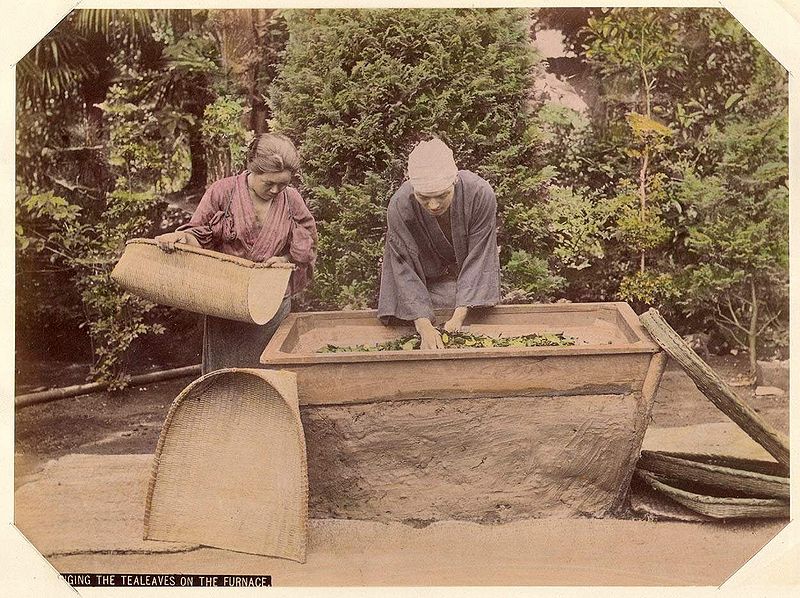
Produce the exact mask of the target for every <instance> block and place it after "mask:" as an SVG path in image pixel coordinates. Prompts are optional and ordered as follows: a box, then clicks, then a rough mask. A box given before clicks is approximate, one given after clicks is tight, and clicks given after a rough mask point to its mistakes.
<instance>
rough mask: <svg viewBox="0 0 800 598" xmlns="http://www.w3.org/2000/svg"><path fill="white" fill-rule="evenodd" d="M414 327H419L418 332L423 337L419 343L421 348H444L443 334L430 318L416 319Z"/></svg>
mask: <svg viewBox="0 0 800 598" xmlns="http://www.w3.org/2000/svg"><path fill="white" fill-rule="evenodd" d="M414 328H416V329H417V333H418V334H419V335H420V337H422V340H421V342H420V345H419V348H420V349H444V342H442V335H441V334H439V331H438V330H436V328H434V327H433V324H431V321H430V320H429V319H428V318H418V319H416V320H414Z"/></svg>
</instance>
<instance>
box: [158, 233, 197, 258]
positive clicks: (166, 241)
mask: <svg viewBox="0 0 800 598" xmlns="http://www.w3.org/2000/svg"><path fill="white" fill-rule="evenodd" d="M155 241H156V245H158V248H159V249H161V250H162V251H166V252H168V253H169V252H171V251H175V245H176V244H178V243H183V244H185V245H193V246H194V247H199V246H200V243H199V242H198V240H197V238H196V237H195V236H194V235H193V234H192V233H190V232H187V231H183V230H182V231H176V232H174V233H165V234H163V235H158V236H157V237H156V238H155Z"/></svg>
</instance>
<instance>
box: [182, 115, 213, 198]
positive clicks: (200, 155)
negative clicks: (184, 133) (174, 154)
mask: <svg viewBox="0 0 800 598" xmlns="http://www.w3.org/2000/svg"><path fill="white" fill-rule="evenodd" d="M189 154H190V155H191V160H192V167H191V168H192V174H191V176H190V177H189V181H188V182H187V183H186V188H187V189H198V188H201V187H205V186H206V185H207V184H208V183H210V182H211V181H209V180H208V164H207V163H206V150H205V147H204V146H203V137H202V135H201V133H200V126H199V124H198V125H196V126H193V127H191V128H190V129H189Z"/></svg>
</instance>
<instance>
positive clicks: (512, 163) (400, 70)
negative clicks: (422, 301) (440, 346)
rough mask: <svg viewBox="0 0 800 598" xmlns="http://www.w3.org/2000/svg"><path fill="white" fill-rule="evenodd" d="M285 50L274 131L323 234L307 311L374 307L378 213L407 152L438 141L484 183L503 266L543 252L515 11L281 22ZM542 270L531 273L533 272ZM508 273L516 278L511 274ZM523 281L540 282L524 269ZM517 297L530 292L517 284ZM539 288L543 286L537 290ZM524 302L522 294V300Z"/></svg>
mask: <svg viewBox="0 0 800 598" xmlns="http://www.w3.org/2000/svg"><path fill="white" fill-rule="evenodd" d="M285 16H286V22H287V25H288V29H289V42H288V45H287V48H286V55H285V60H284V64H283V67H282V69H281V70H280V74H279V75H278V78H277V80H276V82H275V85H274V86H273V88H272V89H271V92H270V102H271V106H272V111H273V115H274V118H273V121H272V126H273V128H274V129H275V130H279V131H281V132H283V133H286V134H287V135H289V136H290V137H291V138H292V139H294V140H295V141H296V142H298V143H299V145H300V149H301V153H302V155H303V161H304V166H303V177H304V178H303V181H304V187H305V192H306V197H307V199H308V200H309V202H310V204H311V205H312V207H313V209H314V214H315V216H316V217H317V220H318V224H319V229H320V244H319V258H318V275H317V277H316V281H315V285H314V290H313V292H314V297H313V304H314V305H316V306H319V307H328V308H331V307H340V308H341V307H353V306H359V307H361V306H369V305H374V304H375V299H376V289H377V284H378V279H379V272H380V262H379V260H380V256H381V255H382V251H383V232H384V229H385V216H384V213H385V207H386V205H387V203H388V199H389V197H390V196H391V194H392V193H393V192H394V191H395V190H396V189H397V188H398V187H399V186H400V184H401V183H402V181H403V178H404V175H405V172H404V171H405V162H406V158H407V155H408V152H409V151H410V150H411V148H412V147H413V145H414V144H415V143H416V142H417V141H419V140H420V139H421V138H423V137H425V136H428V135H432V134H435V135H438V136H440V137H441V138H442V139H443V140H444V141H445V142H447V143H448V144H449V145H450V146H451V147H452V149H453V152H454V154H455V156H456V162H457V164H458V165H459V167H460V168H465V169H469V170H473V171H475V172H477V173H479V174H480V175H482V176H483V177H484V178H486V179H487V180H488V181H489V182H490V183H491V184H492V186H493V188H494V190H495V192H496V195H497V198H498V204H499V211H500V220H501V223H502V227H501V230H500V235H499V240H500V243H501V246H502V248H503V252H502V254H501V259H502V261H503V262H506V261H508V260H509V259H510V256H511V253H512V250H513V249H519V250H525V251H528V252H529V253H531V254H534V253H537V252H542V249H543V248H542V245H541V244H538V245H537V244H536V239H535V237H533V236H531V235H528V234H527V233H528V232H529V231H530V230H531V229H536V232H537V234H538V235H539V236H540V237H541V236H542V235H543V234H544V235H546V230H545V231H542V226H541V218H539V211H538V206H539V205H540V204H541V202H542V201H543V199H544V198H545V197H546V193H547V189H546V187H547V183H548V181H549V180H550V179H551V178H552V176H553V175H554V174H555V171H554V170H553V169H552V168H544V160H543V158H542V156H541V149H542V148H541V144H540V141H541V139H542V137H541V132H540V130H539V128H538V126H537V124H536V122H535V121H534V118H533V116H534V113H533V112H532V109H533V108H535V103H532V101H531V98H530V94H529V88H530V86H531V77H532V74H533V73H534V70H533V69H534V68H535V66H536V64H537V57H536V55H535V54H534V52H533V50H532V48H531V46H530V44H529V43H528V40H527V29H526V13H525V12H524V11H520V10H507V9H503V10H407V9H406V10H319V11H313V12H305V11H289V12H287V13H285ZM541 263H543V262H540V264H541ZM512 269H513V268H512ZM528 272H529V274H534V273H536V274H542V275H543V276H546V275H547V268H546V263H545V268H544V270H541V269H529V270H528ZM514 280H515V281H519V282H521V283H523V284H524V285H525V288H526V289H530V288H533V287H534V286H536V284H537V282H536V281H530V280H527V279H525V280H521V279H520V278H514ZM541 287H542V288H548V285H547V284H544V283H542V284H541ZM523 292H526V293H527V292H528V291H523Z"/></svg>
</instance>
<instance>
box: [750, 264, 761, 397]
mask: <svg viewBox="0 0 800 598" xmlns="http://www.w3.org/2000/svg"><path fill="white" fill-rule="evenodd" d="M750 300H751V301H752V307H751V309H750V328H749V330H748V331H747V348H748V350H749V351H750V378H752V379H753V380H755V381H756V384H758V383H759V382H760V380H759V375H758V355H757V354H756V351H757V350H758V349H757V347H758V344H757V342H758V298H757V295H756V284H755V281H754V280H752V279H751V280H750Z"/></svg>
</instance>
